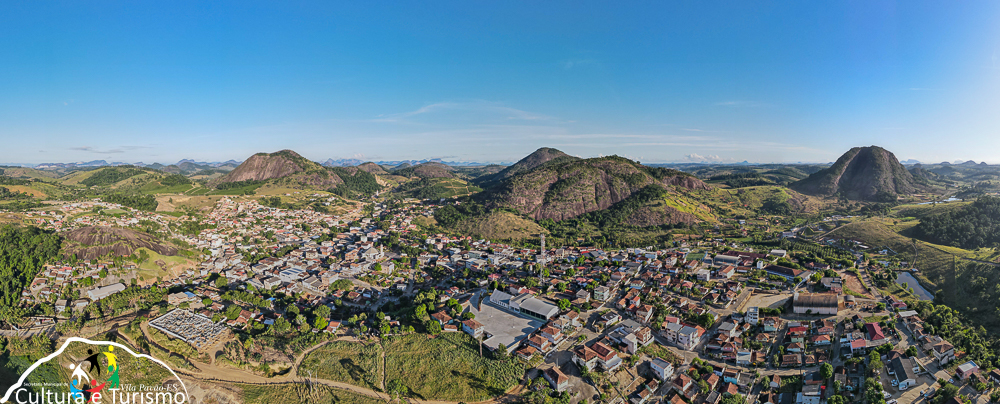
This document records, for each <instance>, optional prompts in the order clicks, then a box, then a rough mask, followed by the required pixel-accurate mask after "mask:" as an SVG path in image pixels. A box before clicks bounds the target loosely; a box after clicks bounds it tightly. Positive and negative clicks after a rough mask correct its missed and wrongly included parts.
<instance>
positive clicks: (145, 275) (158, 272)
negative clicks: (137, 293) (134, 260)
mask: <svg viewBox="0 0 1000 404" xmlns="http://www.w3.org/2000/svg"><path fill="white" fill-rule="evenodd" d="M139 251H145V252H146V254H149V259H147V260H146V261H143V263H142V264H139V272H138V274H137V275H138V277H139V280H140V281H151V280H155V279H156V277H158V276H162V277H166V276H167V275H168V274H169V273H177V272H178V271H182V270H184V269H187V268H192V267H194V266H195V265H196V264H197V263H196V262H194V260H191V259H188V258H185V257H182V256H167V255H160V254H157V253H156V252H155V251H152V250H149V249H146V248H140V249H139V250H136V252H135V253H136V254H139ZM159 263H163V265H162V266H161V265H160V264H159Z"/></svg>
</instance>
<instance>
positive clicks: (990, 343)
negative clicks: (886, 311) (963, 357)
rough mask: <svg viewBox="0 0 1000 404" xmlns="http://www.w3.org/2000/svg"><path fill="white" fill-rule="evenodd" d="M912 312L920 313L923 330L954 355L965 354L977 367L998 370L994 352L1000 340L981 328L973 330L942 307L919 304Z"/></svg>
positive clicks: (947, 308)
mask: <svg viewBox="0 0 1000 404" xmlns="http://www.w3.org/2000/svg"><path fill="white" fill-rule="evenodd" d="M913 309H914V310H916V311H917V312H918V313H920V318H921V319H923V320H924V322H925V325H926V328H925V329H926V330H927V331H928V332H929V333H931V334H937V335H940V336H941V337H942V338H944V339H946V340H948V341H949V342H951V343H952V345H954V346H955V351H956V352H957V351H964V352H966V354H967V355H968V358H969V359H970V360H973V361H975V362H976V364H978V365H979V367H981V368H984V369H989V368H993V367H995V366H997V365H998V364H1000V363H998V361H997V354H996V352H997V350H998V349H1000V340H998V339H997V338H996V336H991V335H989V334H988V333H987V332H986V329H985V328H983V327H982V326H979V327H972V326H970V324H967V323H965V322H963V321H962V318H961V315H960V314H959V313H958V312H957V311H956V310H954V309H952V308H950V307H948V306H945V305H943V304H933V303H931V302H927V301H919V302H917V303H916V304H915V305H914V306H913Z"/></svg>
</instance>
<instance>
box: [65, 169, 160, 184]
mask: <svg viewBox="0 0 1000 404" xmlns="http://www.w3.org/2000/svg"><path fill="white" fill-rule="evenodd" d="M143 172H144V171H143V170H141V169H139V168H138V167H135V166H121V167H110V168H105V169H102V170H99V171H97V172H96V173H94V174H93V175H91V176H90V178H87V179H85V180H83V181H80V183H81V184H83V185H86V186H88V187H93V186H107V185H113V184H115V183H117V182H119V181H122V180H125V179H128V178H132V177H135V176H137V175H140V174H142V173H143Z"/></svg>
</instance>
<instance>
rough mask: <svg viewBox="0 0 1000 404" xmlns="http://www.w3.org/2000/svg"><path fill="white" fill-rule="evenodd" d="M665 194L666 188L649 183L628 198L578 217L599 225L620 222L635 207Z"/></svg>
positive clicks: (660, 197)
mask: <svg viewBox="0 0 1000 404" xmlns="http://www.w3.org/2000/svg"><path fill="white" fill-rule="evenodd" d="M666 196H667V190H666V188H663V187H662V186H660V185H656V184H654V185H649V186H647V187H645V188H643V189H640V190H639V191H638V192H636V193H634V194H632V195H631V196H629V197H628V198H625V199H624V200H622V201H621V202H618V203H616V204H614V205H611V207H609V208H607V209H604V210H595V211H593V212H590V213H585V214H583V215H581V216H580V219H584V220H589V221H591V222H593V223H596V224H598V225H599V226H611V225H615V224H621V223H622V222H624V221H625V219H627V218H628V217H629V215H631V214H632V213H633V212H635V210H636V209H639V208H641V207H642V206H643V205H645V204H647V203H649V202H651V201H654V200H657V199H662V198H664V197H666Z"/></svg>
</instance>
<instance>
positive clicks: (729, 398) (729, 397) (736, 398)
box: [706, 383, 743, 404]
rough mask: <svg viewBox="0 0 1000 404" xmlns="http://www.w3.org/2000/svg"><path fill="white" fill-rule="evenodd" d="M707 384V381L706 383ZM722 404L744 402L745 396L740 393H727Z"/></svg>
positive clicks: (741, 403)
mask: <svg viewBox="0 0 1000 404" xmlns="http://www.w3.org/2000/svg"><path fill="white" fill-rule="evenodd" d="M706 385H707V383H706ZM719 403H720V404H743V396H742V395H739V394H728V393H727V394H726V395H725V397H723V398H722V401H720V402H719Z"/></svg>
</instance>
